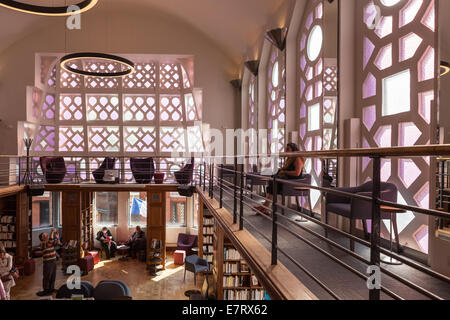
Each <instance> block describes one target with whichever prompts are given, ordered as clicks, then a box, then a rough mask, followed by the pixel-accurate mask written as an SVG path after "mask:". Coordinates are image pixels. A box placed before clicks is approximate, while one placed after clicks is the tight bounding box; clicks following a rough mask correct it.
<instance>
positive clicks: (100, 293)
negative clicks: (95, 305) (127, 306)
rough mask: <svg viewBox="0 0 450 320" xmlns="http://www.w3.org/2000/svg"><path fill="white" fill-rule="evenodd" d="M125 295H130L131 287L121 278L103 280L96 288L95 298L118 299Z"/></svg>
mask: <svg viewBox="0 0 450 320" xmlns="http://www.w3.org/2000/svg"><path fill="white" fill-rule="evenodd" d="M125 297H130V289H129V288H128V286H127V285H126V284H125V282H123V281H121V280H103V281H100V282H99V283H98V284H97V286H96V287H95V289H94V298H95V300H118V299H122V298H125Z"/></svg>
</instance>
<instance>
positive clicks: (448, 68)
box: [440, 61, 450, 77]
mask: <svg viewBox="0 0 450 320" xmlns="http://www.w3.org/2000/svg"><path fill="white" fill-rule="evenodd" d="M440 68H441V72H440V76H441V77H442V76H445V75H446V74H447V73H449V72H450V63H448V62H447V61H441V65H440Z"/></svg>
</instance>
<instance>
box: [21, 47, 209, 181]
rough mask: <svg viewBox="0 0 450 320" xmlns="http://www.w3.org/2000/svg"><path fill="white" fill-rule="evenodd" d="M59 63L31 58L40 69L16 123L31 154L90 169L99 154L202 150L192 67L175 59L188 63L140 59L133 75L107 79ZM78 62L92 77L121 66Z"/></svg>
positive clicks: (53, 59)
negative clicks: (79, 162) (81, 160)
mask: <svg viewBox="0 0 450 320" xmlns="http://www.w3.org/2000/svg"><path fill="white" fill-rule="evenodd" d="M59 59H60V56H57V55H52V54H37V55H36V63H37V64H38V65H39V69H38V73H37V74H36V76H35V87H30V88H28V90H27V121H26V122H25V123H19V126H20V128H22V131H23V136H24V137H34V138H35V142H34V143H33V150H32V153H33V155H35V156H44V155H62V156H64V157H67V160H68V161H70V158H75V157H77V155H78V156H79V155H80V154H83V157H85V156H86V155H88V156H89V157H88V158H86V159H85V160H86V161H85V165H86V169H87V170H89V168H88V166H89V164H90V163H91V162H92V167H95V161H94V160H95V159H97V158H98V159H100V160H101V159H102V156H104V155H105V154H110V155H111V156H135V157H145V156H162V157H167V161H168V159H169V157H171V156H172V152H173V151H188V152H203V151H204V144H203V135H202V128H201V126H197V121H201V120H202V106H201V103H202V102H201V101H202V99H201V93H200V92H201V90H198V89H194V87H193V83H194V79H193V76H192V75H193V72H188V71H193V70H190V69H188V68H192V63H186V65H184V62H181V61H185V60H186V59H183V60H178V58H176V57H173V58H172V57H169V56H168V57H164V62H160V61H159V59H160V58H159V57H155V56H151V55H140V56H139V59H137V60H138V61H139V62H138V63H136V72H135V73H133V74H132V75H130V76H126V77H123V78H113V79H104V78H101V77H82V76H78V75H75V74H71V73H67V72H65V71H63V70H61V69H60V67H59V64H58V63H57V62H58V61H59ZM130 59H132V60H135V59H136V56H133V57H131V56H130ZM187 60H189V59H187ZM187 60H186V61H187ZM170 61H171V62H170ZM83 63H85V65H84V68H85V69H88V70H89V71H92V72H104V71H105V70H108V71H114V70H118V68H119V66H117V65H115V64H114V63H101V62H99V61H95V60H92V61H85V62H83ZM77 67H80V66H77ZM199 93H200V94H199ZM22 148H23V145H21V146H20V150H19V152H22ZM100 153H101V154H102V156H100V157H98V154H100ZM96 155H97V156H96ZM91 156H92V157H91ZM89 176H90V175H89V174H88V175H87V177H89Z"/></svg>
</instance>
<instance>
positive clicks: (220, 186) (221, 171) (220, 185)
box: [219, 163, 223, 209]
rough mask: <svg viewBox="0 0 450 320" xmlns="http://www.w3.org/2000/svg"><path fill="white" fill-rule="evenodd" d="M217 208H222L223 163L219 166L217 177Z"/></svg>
mask: <svg viewBox="0 0 450 320" xmlns="http://www.w3.org/2000/svg"><path fill="white" fill-rule="evenodd" d="M219 179H220V181H219V189H220V190H219V207H220V209H222V208H223V163H222V164H221V165H220V177H219Z"/></svg>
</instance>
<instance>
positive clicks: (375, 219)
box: [369, 156, 381, 300]
mask: <svg viewBox="0 0 450 320" xmlns="http://www.w3.org/2000/svg"><path fill="white" fill-rule="evenodd" d="M372 160H373V190H372V232H371V236H370V264H371V266H372V267H376V268H377V271H376V272H381V271H380V222H381V219H380V202H379V200H380V185H381V182H380V163H381V158H380V157H379V156H376V157H372ZM380 285H381V284H380ZM369 299H370V300H380V287H379V286H377V285H374V286H373V288H371V289H370V291H369Z"/></svg>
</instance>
